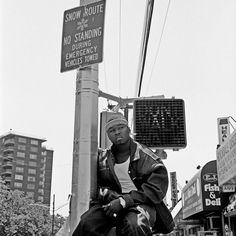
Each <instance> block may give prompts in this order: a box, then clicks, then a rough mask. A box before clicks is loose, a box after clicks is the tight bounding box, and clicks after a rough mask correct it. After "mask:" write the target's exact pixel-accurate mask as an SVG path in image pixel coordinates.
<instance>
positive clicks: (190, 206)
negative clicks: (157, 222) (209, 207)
mask: <svg viewBox="0 0 236 236" xmlns="http://www.w3.org/2000/svg"><path fill="white" fill-rule="evenodd" d="M200 182H201V180H200V172H198V173H197V175H195V176H194V177H193V179H192V180H190V181H189V183H188V184H187V185H186V186H185V187H184V188H183V191H182V205H183V207H182V211H183V219H185V218H187V217H189V216H191V215H194V214H196V213H198V212H201V211H202V210H203V203H202V193H201V191H202V190H201V185H200Z"/></svg>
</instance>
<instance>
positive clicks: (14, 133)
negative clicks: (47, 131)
mask: <svg viewBox="0 0 236 236" xmlns="http://www.w3.org/2000/svg"><path fill="white" fill-rule="evenodd" d="M10 134H12V135H16V136H22V137H28V138H33V139H38V140H41V141H43V142H45V141H47V139H46V138H44V137H39V136H36V135H30V134H25V133H21V132H13V131H12V130H10V131H9V132H7V133H5V134H3V135H1V136H0V138H2V137H5V136H8V135H10Z"/></svg>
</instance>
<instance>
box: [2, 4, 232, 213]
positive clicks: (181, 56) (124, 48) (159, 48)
mask: <svg viewBox="0 0 236 236" xmlns="http://www.w3.org/2000/svg"><path fill="white" fill-rule="evenodd" d="M0 4H1V6H0V9H1V10H0V11H1V12H0V30H1V37H0V52H1V53H0V114H1V115H0V135H2V134H5V133H7V132H9V131H10V129H12V131H14V132H21V133H25V134H29V135H34V136H39V137H43V138H46V139H47V142H46V143H45V144H46V146H47V147H48V148H51V149H53V150H54V160H53V175H52V194H55V206H56V207H55V208H56V213H59V214H62V215H65V216H66V215H68V205H66V206H64V207H61V206H63V205H64V204H66V203H67V202H68V195H69V194H70V192H71V177H72V157H73V135H74V112H75V84H76V70H72V71H68V72H64V73H61V72H60V60H61V40H62V26H63V14H64V11H66V10H68V9H72V8H74V7H78V6H79V5H80V3H79V1H74V0H73V1H72V0H60V1H55V0H52V1H46V0H40V1H30V0H21V1H17V0H12V1H1V3H0ZM145 6H146V1H143V0H129V1H122V0H109V1H108V0H107V2H106V13H105V32H104V51H103V54H104V58H103V62H102V63H100V64H99V89H100V90H102V91H103V92H106V93H109V94H112V95H115V96H118V97H122V98H133V97H136V96H137V95H136V94H135V91H136V82H137V72H138V62H139V55H140V46H141V37H142V31H143V24H144V13H145ZM167 9H168V12H167ZM166 14H167V17H166V21H165V16H166ZM164 22H165V24H164ZM163 25H164V27H163ZM235 65H236V1H234V0H227V1H223V0H175V1H173V0H170V1H167V0H159V1H157V0H156V1H155V4H154V10H153V18H152V25H151V31H150V38H149V44H148V51H147V59H146V64H145V71H144V77H143V83H142V89H141V97H148V96H156V95H164V96H165V97H166V98H171V97H173V96H174V97H175V98H180V99H183V100H184V101H185V112H186V114H185V116H186V130H187V147H186V148H184V149H181V150H179V151H173V150H166V152H167V154H168V157H167V160H165V161H164V163H165V165H166V166H167V169H168V171H176V173H177V181H178V185H179V187H183V186H184V185H185V181H186V180H190V179H191V178H192V177H193V176H194V174H195V173H196V172H197V169H196V167H197V166H198V165H201V166H204V165H205V164H206V163H207V162H208V161H211V160H214V159H216V145H217V144H218V129H217V118H219V117H229V116H231V117H233V118H234V120H236V92H235V88H236V66H235ZM109 103H111V104H114V105H116V102H113V101H109ZM98 104H99V112H101V111H104V110H106V109H107V105H108V101H107V99H104V98H99V101H98ZM230 120H231V122H232V125H233V126H234V127H236V124H235V122H234V121H233V119H230ZM233 126H231V132H232V131H233ZM167 202H169V203H170V204H171V201H170V197H169V194H168V196H167ZM60 207H61V208H60ZM58 208H60V209H58ZM57 209H58V210H57Z"/></svg>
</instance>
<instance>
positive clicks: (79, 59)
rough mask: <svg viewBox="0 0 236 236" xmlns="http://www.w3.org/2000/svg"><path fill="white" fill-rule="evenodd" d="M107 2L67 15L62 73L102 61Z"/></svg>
mask: <svg viewBox="0 0 236 236" xmlns="http://www.w3.org/2000/svg"><path fill="white" fill-rule="evenodd" d="M104 15H105V0H101V1H98V2H95V3H91V4H88V5H84V6H80V7H77V8H73V9H70V10H66V11H65V12H64V18H63V33H62V51H61V72H65V71H69V70H73V69H76V68H80V67H85V66H89V65H92V64H96V63H100V62H102V59H103V35H104Z"/></svg>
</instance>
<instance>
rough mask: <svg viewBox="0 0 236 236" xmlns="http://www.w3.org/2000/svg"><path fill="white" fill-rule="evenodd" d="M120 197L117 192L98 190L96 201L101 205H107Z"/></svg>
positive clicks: (105, 189)
mask: <svg viewBox="0 0 236 236" xmlns="http://www.w3.org/2000/svg"><path fill="white" fill-rule="evenodd" d="M119 196H120V194H118V193H117V192H115V191H113V190H110V189H108V188H100V189H99V192H98V201H99V202H100V203H101V204H107V203H109V202H111V201H112V200H114V199H117V198H118V197H119Z"/></svg>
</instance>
